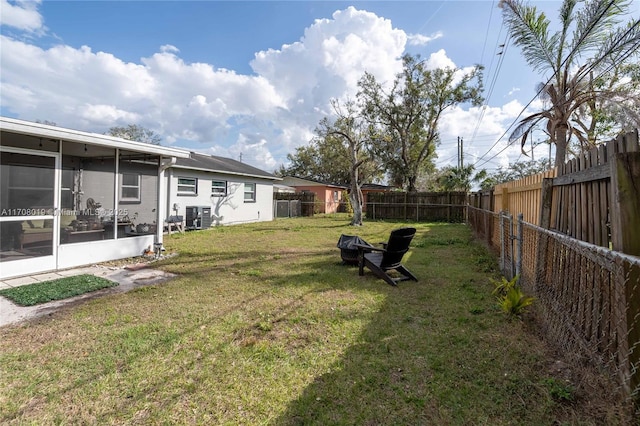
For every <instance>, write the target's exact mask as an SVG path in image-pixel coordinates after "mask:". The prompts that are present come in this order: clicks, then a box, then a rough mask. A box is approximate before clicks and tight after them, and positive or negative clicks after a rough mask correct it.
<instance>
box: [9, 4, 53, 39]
mask: <svg viewBox="0 0 640 426" xmlns="http://www.w3.org/2000/svg"><path fill="white" fill-rule="evenodd" d="M40 3H41V1H40V0H31V1H14V2H9V1H8V0H0V10H2V13H0V24H1V25H7V26H10V27H13V28H16V29H19V30H22V31H27V32H31V33H35V32H39V31H42V30H44V28H43V19H42V15H40V13H39V12H38V6H39V5H40Z"/></svg>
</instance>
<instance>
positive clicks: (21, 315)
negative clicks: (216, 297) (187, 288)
mask: <svg viewBox="0 0 640 426" xmlns="http://www.w3.org/2000/svg"><path fill="white" fill-rule="evenodd" d="M81 274H92V275H96V276H99V277H102V278H106V279H108V280H111V281H115V282H117V283H118V284H119V285H117V286H115V287H110V288H106V289H102V290H97V291H94V292H91V293H86V294H82V295H80V296H76V297H72V298H69V299H64V300H56V301H53V302H48V303H42V304H40V305H35V306H18V305H16V304H14V303H13V302H11V301H9V300H8V299H6V298H4V297H2V296H0V327H2V326H4V325H8V324H14V323H18V322H20V321H25V320H28V319H32V318H38V317H42V316H45V315H50V314H52V313H53V312H55V311H56V310H59V309H60V308H63V307H64V306H67V305H71V304H77V303H82V301H84V300H89V299H94V298H96V297H101V296H105V295H108V294H116V293H124V292H127V291H129V290H132V289H134V288H137V287H142V286H145V285H152V284H158V283H161V282H164V281H167V280H169V279H171V278H173V277H175V275H174V274H171V273H168V272H164V271H160V270H157V269H151V268H150V267H149V264H145V263H140V264H134V265H127V266H123V267H109V266H102V265H94V266H88V267H84V268H74V269H67V270H62V271H56V272H49V273H45V274H36V275H30V276H24V277H18V278H13V279H7V280H4V281H0V289H4V288H11V287H18V286H21V285H27V284H33V283H37V282H42V281H49V280H55V279H58V278H63V277H68V276H74V275H81Z"/></svg>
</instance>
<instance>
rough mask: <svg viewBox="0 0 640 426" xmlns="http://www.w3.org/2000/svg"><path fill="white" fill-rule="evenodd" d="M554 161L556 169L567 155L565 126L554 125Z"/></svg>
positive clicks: (561, 164) (562, 163)
mask: <svg viewBox="0 0 640 426" xmlns="http://www.w3.org/2000/svg"><path fill="white" fill-rule="evenodd" d="M555 133H556V135H555V136H556V162H555V166H556V168H557V169H558V170H560V167H562V166H563V165H564V162H565V159H566V157H567V128H566V127H565V126H558V127H556V131H555Z"/></svg>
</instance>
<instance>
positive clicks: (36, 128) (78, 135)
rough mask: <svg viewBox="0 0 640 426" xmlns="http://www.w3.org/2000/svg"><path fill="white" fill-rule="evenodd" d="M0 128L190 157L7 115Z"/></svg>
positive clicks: (2, 119)
mask: <svg viewBox="0 0 640 426" xmlns="http://www.w3.org/2000/svg"><path fill="white" fill-rule="evenodd" d="M0 130H6V131H10V132H16V133H22V134H27V135H31V136H36V137H44V138H49V139H59V140H63V141H64V140H66V141H71V142H80V143H86V144H88V145H97V146H106V147H110V148H119V149H126V150H129V151H138V152H144V153H148V154H157V155H164V156H171V157H177V158H189V152H188V151H184V150H181V149H177V148H167V147H163V146H160V145H151V144H148V143H144V142H136V141H130V140H127V139H122V138H116V137H114V136H108V135H101V134H98V133H89V132H82V131H79V130H73V129H66V128H64V127H56V126H50V125H46V124H41V123H33V122H29V121H23V120H16V119H12V118H7V117H0Z"/></svg>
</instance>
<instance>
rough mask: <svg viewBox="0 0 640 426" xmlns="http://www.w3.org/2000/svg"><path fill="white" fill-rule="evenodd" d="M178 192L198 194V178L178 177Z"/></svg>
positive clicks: (181, 193)
mask: <svg viewBox="0 0 640 426" xmlns="http://www.w3.org/2000/svg"><path fill="white" fill-rule="evenodd" d="M178 194H180V195H196V194H198V179H194V178H178Z"/></svg>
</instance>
